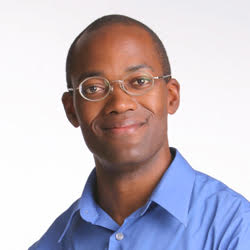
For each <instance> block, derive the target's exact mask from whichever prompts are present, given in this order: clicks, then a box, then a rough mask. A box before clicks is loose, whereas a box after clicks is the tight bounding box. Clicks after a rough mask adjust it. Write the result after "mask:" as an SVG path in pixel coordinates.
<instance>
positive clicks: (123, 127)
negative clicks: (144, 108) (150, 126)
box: [102, 119, 146, 134]
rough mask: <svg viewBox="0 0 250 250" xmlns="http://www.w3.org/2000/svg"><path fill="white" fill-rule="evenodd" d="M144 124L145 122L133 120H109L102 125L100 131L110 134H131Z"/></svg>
mask: <svg viewBox="0 0 250 250" xmlns="http://www.w3.org/2000/svg"><path fill="white" fill-rule="evenodd" d="M145 123H146V121H140V120H133V119H126V120H109V121H106V122H105V123H104V124H103V125H102V129H103V131H104V132H108V133H112V134H121V133H133V132H135V131H136V130H137V129H138V128H140V127H141V126H143V125H144V124H145Z"/></svg>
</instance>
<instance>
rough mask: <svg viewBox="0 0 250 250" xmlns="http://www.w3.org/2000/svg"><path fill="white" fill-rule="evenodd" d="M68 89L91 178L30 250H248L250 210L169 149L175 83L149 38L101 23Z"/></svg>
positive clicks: (87, 38) (84, 45)
mask: <svg viewBox="0 0 250 250" xmlns="http://www.w3.org/2000/svg"><path fill="white" fill-rule="evenodd" d="M67 82H68V90H69V91H68V92H65V93H64V94H63V97H62V101H63V104H64V108H65V111H66V114H67V117H68V120H69V121H70V122H71V123H72V125H73V126H75V127H80V128H81V130H82V134H83V137H84V140H85V142H86V145H87V146H88V148H89V150H90V151H91V152H92V153H93V156H94V160H95V168H94V169H93V171H92V173H91V174H90V176H89V178H88V181H87V183H86V185H85V188H84V191H83V194H82V196H81V198H80V199H79V200H77V201H76V202H74V203H73V205H72V206H71V207H70V208H69V209H68V210H67V211H65V212H64V213H63V214H62V215H60V216H59V217H58V218H57V219H56V221H55V222H54V223H53V224H52V226H51V227H50V228H49V229H48V231H47V232H46V233H45V235H44V236H43V237H42V238H41V239H40V240H39V241H38V242H37V243H35V244H34V245H33V246H32V247H31V248H30V250H35V249H51V250H59V249H75V250H78V249H97V250H98V249H128V250H135V249H136V250H137V249H138V250H149V249H150V250H152V249H153V250H158V249H175V250H176V249H180V250H189V249H190V250H194V249H195V250H199V249H200V250H204V249H221V250H222V249H225V250H226V249H241V250H243V249H248V250H249V249H250V204H249V202H248V201H247V200H246V199H245V198H244V197H242V196H241V195H240V194H238V193H236V192H234V191H233V190H231V189H230V188H228V187H227V186H226V185H224V184H223V183H221V182H219V181H218V180H215V179H213V178H212V177H209V176H208V175H206V174H203V173H201V172H198V171H195V170H194V169H192V167H191V166H190V165H189V164H188V163H187V161H186V160H185V159H184V158H183V157H182V155H181V154H180V153H179V152H178V151H177V150H176V149H175V148H170V147H169V144H168V136H167V117H168V114H174V113H175V112H176V110H177V108H178V106H179V98H180V97H179V83H178V82H177V80H176V79H174V78H172V77H171V72H170V65H169V61H168V57H167V55H166V51H165V49H164V47H163V45H162V43H161V41H160V40H159V38H158V37H157V35H156V34H155V33H154V32H153V31H152V30H150V29H149V28H148V27H146V26H145V25H143V24H142V23H140V22H138V21H136V20H134V19H131V18H128V17H126V16H120V15H110V16H105V17H102V18H100V19H98V20H96V21H95V22H94V23H92V24H90V25H89V26H88V27H87V28H86V29H85V30H84V31H83V32H82V33H81V34H80V35H79V36H78V37H77V38H76V40H75V41H74V42H73V44H72V46H71V48H70V50H69V54H68V58H67Z"/></svg>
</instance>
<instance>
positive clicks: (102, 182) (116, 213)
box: [95, 145, 171, 225]
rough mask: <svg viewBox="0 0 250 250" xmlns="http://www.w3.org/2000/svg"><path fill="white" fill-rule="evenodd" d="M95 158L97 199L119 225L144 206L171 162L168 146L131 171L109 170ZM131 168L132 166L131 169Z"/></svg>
mask: <svg viewBox="0 0 250 250" xmlns="http://www.w3.org/2000/svg"><path fill="white" fill-rule="evenodd" d="M95 161H96V175H97V188H96V191H97V192H96V194H97V197H96V199H97V202H98V204H99V205H100V206H101V207H102V209H103V210H104V211H105V212H107V213H108V214H109V215H110V216H111V217H112V218H113V219H114V220H115V221H116V222H117V223H118V224H119V225H122V223H123V221H124V220H125V219H126V218H127V217H128V216H129V215H130V214H131V213H133V212H134V211H136V210H137V209H138V208H140V207H142V206H143V205H145V203H146V202H147V200H148V198H149V197H150V195H151V194H152V192H153V190H154V189H155V187H156V185H157V184H158V182H159V180H160V179H161V177H162V176H163V174H164V172H165V171H166V170H167V168H168V166H169V165H170V163H171V153H170V150H169V147H168V145H166V146H165V147H163V148H162V149H161V150H160V151H159V152H157V153H156V154H155V155H154V156H153V157H152V158H151V159H150V160H149V161H147V162H144V163H143V164H140V163H138V165H137V166H136V167H134V168H133V171H128V172H125V171H123V172H119V171H115V172H114V171H111V170H110V168H106V167H103V166H101V165H100V164H99V162H98V161H97V160H96V159H95ZM130 169H131V168H130Z"/></svg>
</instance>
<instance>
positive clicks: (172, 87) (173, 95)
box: [166, 78, 180, 114]
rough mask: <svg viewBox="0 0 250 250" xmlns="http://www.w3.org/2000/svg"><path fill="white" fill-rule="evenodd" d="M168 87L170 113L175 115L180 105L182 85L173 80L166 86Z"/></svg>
mask: <svg viewBox="0 0 250 250" xmlns="http://www.w3.org/2000/svg"><path fill="white" fill-rule="evenodd" d="M166 87H167V89H168V94H167V95H168V98H167V102H168V113H169V114H174V113H175V112H176V110H177V109H178V107H179V104H180V84H179V83H178V82H177V80H176V79H174V78H171V79H170V80H169V82H168V83H167V84H166Z"/></svg>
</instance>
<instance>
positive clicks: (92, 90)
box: [83, 85, 104, 94]
mask: <svg viewBox="0 0 250 250" xmlns="http://www.w3.org/2000/svg"><path fill="white" fill-rule="evenodd" d="M99 91H104V88H103V87H98V86H96V85H92V86H87V87H86V88H84V89H83V92H84V93H85V94H95V93H97V92H99Z"/></svg>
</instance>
